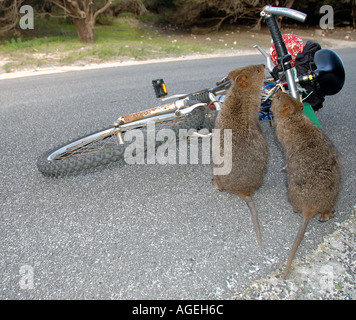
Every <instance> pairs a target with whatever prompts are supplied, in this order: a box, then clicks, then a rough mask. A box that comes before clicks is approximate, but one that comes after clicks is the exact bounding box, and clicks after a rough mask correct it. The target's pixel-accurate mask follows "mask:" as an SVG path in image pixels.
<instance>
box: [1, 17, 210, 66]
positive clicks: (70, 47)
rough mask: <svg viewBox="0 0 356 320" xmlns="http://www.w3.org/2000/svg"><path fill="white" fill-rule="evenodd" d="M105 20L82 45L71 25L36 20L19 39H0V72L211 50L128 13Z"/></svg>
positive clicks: (141, 58) (150, 57) (143, 58)
mask: <svg viewBox="0 0 356 320" xmlns="http://www.w3.org/2000/svg"><path fill="white" fill-rule="evenodd" d="M149 18H150V17H146V18H145V19H149ZM106 23H108V24H107V25H99V24H97V25H96V27H95V30H94V32H95V43H92V44H83V43H81V42H80V41H79V39H78V37H77V34H76V30H75V26H74V25H73V24H71V23H68V22H66V23H63V22H59V21H56V20H55V19H54V20H52V19H51V20H47V19H36V20H35V29H34V30H25V31H24V32H23V34H21V37H20V38H10V39H9V38H5V39H2V40H1V42H0V58H3V59H4V60H5V63H4V64H3V65H2V66H1V65H0V72H13V71H16V70H20V69H24V68H34V67H49V66H53V65H72V64H86V63H100V62H107V61H122V60H127V59H135V60H145V59H152V58H161V57H167V56H178V55H183V54H184V55H187V54H194V53H207V52H212V51H213V50H214V46H211V45H210V46H208V45H197V43H196V42H195V41H194V40H193V39H192V40H191V41H177V40H174V39H173V38H170V37H169V36H167V35H162V34H159V33H158V32H157V31H155V30H153V29H150V28H144V27H142V24H141V23H139V21H138V20H136V19H135V18H133V17H132V16H130V15H128V16H127V15H124V16H120V17H118V18H116V19H113V18H111V19H110V20H109V21H106Z"/></svg>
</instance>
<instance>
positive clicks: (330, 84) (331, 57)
mask: <svg viewBox="0 0 356 320" xmlns="http://www.w3.org/2000/svg"><path fill="white" fill-rule="evenodd" d="M314 63H315V65H316V70H315V71H314V72H315V75H316V81H317V82H318V83H319V85H320V91H321V92H323V93H324V94H325V95H329V96H331V95H334V94H336V93H338V92H339V91H340V90H341V89H342V87H343V86H344V83H345V68H344V64H343V62H342V60H341V58H340V57H339V56H338V54H337V53H336V52H335V51H333V50H330V49H321V50H319V51H317V52H316V53H315V56H314Z"/></svg>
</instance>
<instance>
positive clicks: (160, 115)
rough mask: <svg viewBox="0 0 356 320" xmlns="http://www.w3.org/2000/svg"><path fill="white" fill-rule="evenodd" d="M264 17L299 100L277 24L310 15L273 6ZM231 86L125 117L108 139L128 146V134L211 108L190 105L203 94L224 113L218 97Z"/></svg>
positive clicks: (225, 83) (269, 65) (268, 62)
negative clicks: (113, 139)
mask: <svg viewBox="0 0 356 320" xmlns="http://www.w3.org/2000/svg"><path fill="white" fill-rule="evenodd" d="M260 14H261V16H262V17H264V18H265V21H266V23H267V26H268V28H269V30H270V33H271V36H272V39H273V41H274V43H275V47H276V51H277V55H278V57H279V58H278V62H279V66H280V68H281V69H282V71H283V72H284V73H285V75H286V81H287V84H288V88H289V91H290V94H291V95H292V96H293V97H294V98H296V99H299V93H298V90H297V87H296V81H295V78H294V74H293V71H292V66H291V64H290V62H289V61H290V60H291V56H290V54H289V53H288V51H287V48H286V45H285V43H284V41H283V38H282V33H281V30H280V28H279V25H278V23H277V19H276V16H277V15H280V16H284V17H289V18H292V19H295V20H297V21H300V22H304V21H305V19H306V14H304V13H302V12H299V11H296V10H292V9H288V8H276V7H272V6H266V7H264V8H263V10H262V11H261V13H260ZM254 47H255V48H257V49H258V50H259V51H260V52H261V53H262V55H263V56H264V57H265V59H266V66H267V69H268V70H269V72H270V73H271V74H272V73H273V64H272V61H271V59H270V57H269V55H268V54H267V53H266V52H265V51H264V50H263V49H262V48H261V47H259V46H258V45H256V46H254ZM229 86H230V80H229V79H228V78H224V79H223V80H222V81H220V83H219V84H217V87H215V88H211V89H205V90H202V91H198V92H195V93H191V94H182V95H174V96H171V97H168V98H163V99H162V101H166V100H168V99H173V98H178V100H176V101H175V102H172V103H169V104H166V105H162V106H159V107H156V108H152V109H148V110H144V111H140V112H137V113H133V114H129V115H125V116H122V117H120V118H118V119H117V120H116V121H115V122H114V127H115V128H113V129H112V130H114V131H112V130H110V131H109V132H108V135H110V134H111V135H112V134H113V132H115V134H116V136H117V139H118V142H119V144H123V143H124V138H123V132H125V131H127V130H131V129H136V128H140V127H144V126H147V124H148V123H159V122H165V121H172V120H175V119H177V117H182V116H185V115H186V114H189V113H190V112H192V111H193V110H194V109H195V108H198V107H202V106H204V107H207V106H208V104H207V103H196V104H193V105H188V104H187V101H188V98H189V96H194V95H197V94H201V93H208V94H209V98H210V104H212V105H214V106H215V108H216V110H220V108H221V105H220V103H219V101H218V100H217V98H216V95H220V94H223V93H225V92H226V91H227V90H228V88H229Z"/></svg>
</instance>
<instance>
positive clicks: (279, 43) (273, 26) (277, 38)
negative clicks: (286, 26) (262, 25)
mask: <svg viewBox="0 0 356 320" xmlns="http://www.w3.org/2000/svg"><path fill="white" fill-rule="evenodd" d="M266 23H267V26H268V29H269V31H270V33H271V36H272V40H273V42H274V46H275V48H276V52H277V55H278V57H283V56H285V55H287V54H288V50H287V47H286V44H285V43H284V41H283V37H282V33H281V29H280V28H279V25H278V22H277V18H276V16H274V15H271V16H267V17H266Z"/></svg>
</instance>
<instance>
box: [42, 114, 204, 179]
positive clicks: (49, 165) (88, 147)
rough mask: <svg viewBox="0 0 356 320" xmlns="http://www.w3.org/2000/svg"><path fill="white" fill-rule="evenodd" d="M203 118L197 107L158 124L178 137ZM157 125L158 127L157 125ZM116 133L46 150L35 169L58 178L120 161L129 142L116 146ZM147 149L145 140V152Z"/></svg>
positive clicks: (109, 130) (100, 133) (101, 133)
mask: <svg viewBox="0 0 356 320" xmlns="http://www.w3.org/2000/svg"><path fill="white" fill-rule="evenodd" d="M204 119H205V109H204V108H196V109H195V110H193V111H192V112H191V113H190V114H188V115H186V116H185V117H183V118H178V119H177V120H174V121H169V122H165V123H163V124H161V125H162V126H164V127H166V128H169V129H172V130H173V131H175V132H176V136H177V137H178V136H179V135H178V132H179V129H199V128H200V127H201V126H202V125H203V123H204ZM156 125H157V126H158V127H159V125H160V124H158V123H157V124H156ZM162 126H161V128H162ZM117 130H118V128H116V127H109V128H106V129H102V130H100V131H97V132H94V133H91V134H89V135H86V136H84V137H81V138H78V139H75V140H72V141H70V142H68V143H66V144H64V145H61V146H59V147H57V148H55V149H52V150H49V151H47V152H45V153H44V154H43V155H41V156H40V157H39V158H38V159H37V168H38V170H39V171H40V172H41V173H42V174H43V175H45V176H49V177H59V176H65V175H69V174H73V173H77V172H81V171H86V170H89V169H92V168H95V167H99V166H104V165H107V164H110V163H112V162H116V161H119V160H122V159H124V155H125V150H126V148H127V147H128V146H129V145H130V144H131V143H129V142H125V143H123V144H119V143H118V140H117V137H116V133H117ZM142 131H143V134H146V133H147V132H146V131H145V130H144V129H142ZM162 143H164V142H163V141H156V145H155V147H156V148H157V147H158V146H159V145H160V144H162ZM146 148H147V139H146V138H145V146H144V150H146Z"/></svg>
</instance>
